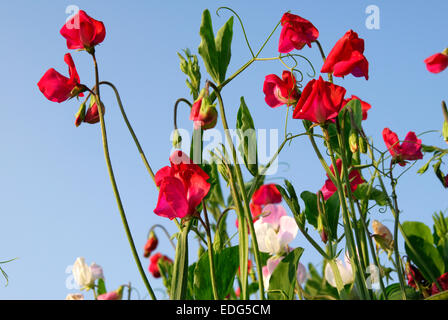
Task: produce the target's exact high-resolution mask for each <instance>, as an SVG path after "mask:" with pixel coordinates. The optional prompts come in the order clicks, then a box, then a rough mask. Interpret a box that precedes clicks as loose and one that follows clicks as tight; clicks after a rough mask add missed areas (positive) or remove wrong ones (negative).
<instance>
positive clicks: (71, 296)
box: [65, 293, 84, 300]
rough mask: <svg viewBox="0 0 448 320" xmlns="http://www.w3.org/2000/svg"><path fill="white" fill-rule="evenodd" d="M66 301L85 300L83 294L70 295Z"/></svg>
mask: <svg viewBox="0 0 448 320" xmlns="http://www.w3.org/2000/svg"><path fill="white" fill-rule="evenodd" d="M65 300H84V295H83V294H82V293H69V294H68V295H67V296H66V297H65Z"/></svg>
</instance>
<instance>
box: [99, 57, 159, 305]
mask: <svg viewBox="0 0 448 320" xmlns="http://www.w3.org/2000/svg"><path fill="white" fill-rule="evenodd" d="M92 58H93V63H94V65H95V80H96V87H95V88H96V93H95V95H96V97H97V99H98V101H97V103H98V114H99V117H100V124H101V135H102V140H103V149H104V157H105V159H106V165H107V170H108V172H109V178H110V181H111V184H112V189H113V192H114V195H115V199H116V201H117V205H118V210H119V212H120V217H121V221H122V223H123V226H124V229H125V232H126V237H127V239H128V242H129V245H130V247H131V251H132V255H133V257H134V260H135V263H136V264H137V268H138V271H139V273H140V276H141V277H142V280H143V282H144V284H145V286H146V288H147V290H148V293H149V295H150V296H151V298H152V299H153V300H156V296H155V294H154V291H153V290H152V288H151V285H150V284H149V281H148V279H147V277H146V275H145V271H144V270H143V267H142V264H141V262H140V259H139V257H138V253H137V249H136V248H135V244H134V239H133V238H132V234H131V230H130V229H129V225H128V222H127V219H126V214H125V212H124V208H123V204H122V202H121V198H120V194H119V192H118V187H117V183H116V181H115V175H114V172H113V169H112V163H111V160H110V155H109V147H108V142H107V133H106V125H105V121H104V115H103V109H102V102H101V98H100V86H99V74H98V64H97V61H96V57H95V54H94V53H93V54H92Z"/></svg>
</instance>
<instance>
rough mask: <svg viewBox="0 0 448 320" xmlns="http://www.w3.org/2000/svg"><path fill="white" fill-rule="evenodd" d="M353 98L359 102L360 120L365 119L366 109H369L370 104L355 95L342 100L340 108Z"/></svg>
mask: <svg viewBox="0 0 448 320" xmlns="http://www.w3.org/2000/svg"><path fill="white" fill-rule="evenodd" d="M355 99H356V100H359V101H360V102H361V108H362V120H366V119H367V111H369V110H370V108H372V106H371V105H370V104H369V103H367V102H365V101H363V100H361V99H359V98H358V97H357V96H355V95H352V97H351V98H350V99H345V100H344V102H343V103H342V108H343V107H345V105H346V104H347V103H349V102H350V101H352V100H355Z"/></svg>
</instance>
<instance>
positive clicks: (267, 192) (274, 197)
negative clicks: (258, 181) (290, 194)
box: [252, 183, 282, 206]
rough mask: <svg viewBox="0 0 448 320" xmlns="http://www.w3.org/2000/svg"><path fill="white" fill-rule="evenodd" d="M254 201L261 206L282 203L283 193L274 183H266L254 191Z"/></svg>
mask: <svg viewBox="0 0 448 320" xmlns="http://www.w3.org/2000/svg"><path fill="white" fill-rule="evenodd" d="M252 202H253V203H254V204H256V205H259V206H261V205H267V204H274V203H280V202H282V195H281V193H280V191H278V189H277V187H276V185H275V184H274V183H271V184H264V185H262V186H261V187H260V188H258V190H257V191H255V192H254V195H253V196H252Z"/></svg>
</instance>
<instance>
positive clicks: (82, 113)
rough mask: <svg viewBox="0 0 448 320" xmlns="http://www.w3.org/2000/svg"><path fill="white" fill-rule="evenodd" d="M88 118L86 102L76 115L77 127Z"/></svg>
mask: <svg viewBox="0 0 448 320" xmlns="http://www.w3.org/2000/svg"><path fill="white" fill-rule="evenodd" d="M85 116H86V102H85V101H84V102H83V103H82V104H81V105H80V106H79V110H78V112H77V113H76V114H75V126H77V127H79V125H80V124H81V123H82V122H83V121H84V118H85Z"/></svg>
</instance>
